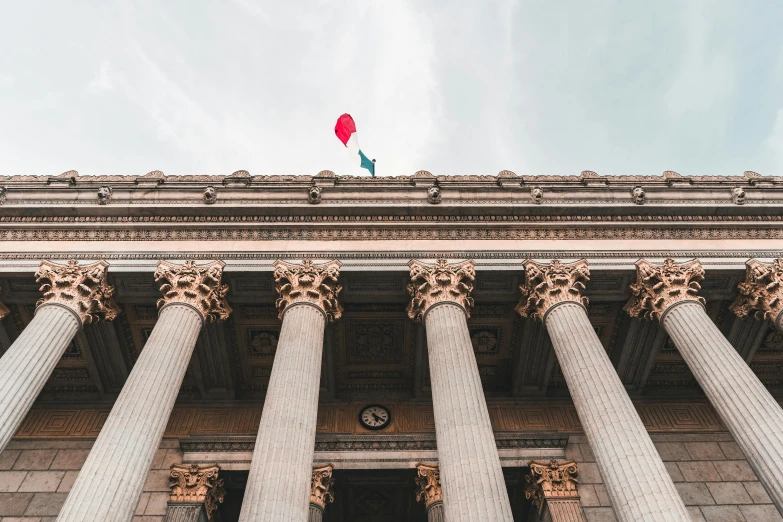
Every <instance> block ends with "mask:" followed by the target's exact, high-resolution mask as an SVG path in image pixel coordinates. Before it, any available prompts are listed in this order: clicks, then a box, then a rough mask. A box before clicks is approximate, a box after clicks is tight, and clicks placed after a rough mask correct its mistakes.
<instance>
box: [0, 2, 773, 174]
mask: <svg viewBox="0 0 783 522" xmlns="http://www.w3.org/2000/svg"><path fill="white" fill-rule="evenodd" d="M90 4H91V5H90ZM461 4H463V5H464V7H458V6H459V5H461ZM782 26H783V2H781V1H780V0H769V1H760V0H759V1H755V0H745V1H735V2H732V1H722V0H705V1H696V0H675V1H661V0H656V1H655V2H642V1H628V0H618V1H610V0H607V1H584V0H581V1H573V2H565V1H558V2H552V1H544V0H541V1H522V0H519V1H513V0H508V1H497V2H491V1H485V2H477V1H474V2H455V1H453V0H451V1H448V0H444V1H434V0H410V1H396V0H383V1H359V2H347V1H344V2H338V1H322V2H299V1H287V2H286V1H279V0H275V1H272V0H268V1H264V2H261V1H256V0H225V1H220V2H218V1H197V0H181V1H171V0H168V1H165V2H160V1H145V0H141V1H136V2H124V1H112V0H104V1H100V2H99V1H92V2H63V1H60V0H49V1H43V0H40V1H39V0H30V1H27V2H4V5H3V10H2V21H0V28H1V29H2V30H0V174H43V175H57V174H59V173H61V172H64V171H67V170H70V169H74V170H78V171H79V172H80V173H81V174H138V175H141V174H144V173H146V172H149V171H151V170H162V171H164V172H165V173H167V174H228V173H231V172H233V171H236V170H240V169H244V170H248V171H249V172H250V173H251V174H315V173H316V172H318V171H320V170H323V169H330V170H334V171H335V172H337V173H338V174H361V173H362V172H364V171H362V170H360V169H359V168H358V166H356V165H355V163H354V162H353V161H352V158H350V157H349V156H348V153H347V152H346V149H345V148H344V147H343V145H342V144H341V143H340V142H339V141H338V139H337V138H336V137H335V135H334V130H333V129H334V124H335V121H336V119H337V117H338V116H339V115H340V114H342V113H343V112H348V113H350V114H352V115H353V117H354V119H355V120H356V123H357V127H358V130H359V142H360V144H361V146H362V149H363V150H364V151H365V152H366V154H367V155H368V156H369V157H370V158H377V160H378V163H377V165H378V167H377V168H378V174H379V175H410V174H412V173H413V172H415V171H416V170H420V169H426V170H429V171H431V172H433V173H435V174H495V173H497V172H498V171H500V170H503V169H509V170H513V171H514V172H516V173H518V174H578V173H579V172H580V171H582V170H594V171H596V172H598V173H599V174H659V173H661V172H662V171H664V170H674V171H677V172H680V173H681V174H683V175H701V174H733V175H741V174H742V172H743V171H745V170H754V171H757V172H760V173H762V174H767V175H783V30H781V27H782Z"/></svg>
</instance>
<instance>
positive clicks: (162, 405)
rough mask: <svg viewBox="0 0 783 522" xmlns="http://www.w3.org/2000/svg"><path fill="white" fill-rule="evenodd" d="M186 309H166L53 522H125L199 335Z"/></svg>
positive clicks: (196, 317) (198, 320)
mask: <svg viewBox="0 0 783 522" xmlns="http://www.w3.org/2000/svg"><path fill="white" fill-rule="evenodd" d="M201 324H202V315H201V314H200V313H199V312H197V311H196V309H194V308H193V307H192V306H189V305H184V304H180V303H176V302H174V303H171V304H168V305H166V306H164V307H163V308H162V309H161V312H160V317H159V318H158V322H157V323H156V324H155V328H154V329H153V330H152V334H151V335H150V338H149V340H148V341H147V343H146V344H145V345H144V349H143V350H142V352H141V355H140V356H139V359H138V360H137V361H136V365H135V366H134V367H133V371H132V372H131V373H130V376H128V380H127V382H126V383H125V386H123V388H122V392H121V393H120V395H119V397H118V398H117V401H116V402H115V403H114V407H113V408H112V410H111V413H110V414H109V417H108V418H107V419H106V423H105V424H104V426H103V429H101V432H100V435H98V439H97V440H96V441H95V445H94V446H93V448H92V451H90V455H89V456H88V457H87V461H86V462H85V463H84V466H83V467H82V470H81V471H80V472H79V476H78V478H77V479H76V483H75V484H74V485H73V488H72V489H71V492H70V494H69V495H68V498H67V499H66V501H65V505H64V506H63V508H62V510H61V511H60V516H59V517H58V518H57V521H58V522H85V521H88V520H89V521H92V520H96V521H97V520H100V521H101V522H129V521H130V520H131V518H133V511H134V510H135V509H136V503H137V502H138V500H139V496H140V495H141V491H142V487H143V486H144V482H145V480H146V479H147V474H148V472H149V469H150V465H151V464H152V458H153V456H154V454H155V451H156V450H157V449H158V446H159V445H160V441H161V439H162V438H163V432H164V431H165V429H166V424H167V423H168V420H169V416H170V415H171V410H172V409H173V408H174V401H175V400H176V398H177V394H178V392H179V389H180V386H181V385H182V379H183V378H184V377H185V371H186V370H187V367H188V364H189V363H190V357H191V355H192V353H193V348H194V347H195V346H196V340H197V339H198V334H199V331H200V330H201Z"/></svg>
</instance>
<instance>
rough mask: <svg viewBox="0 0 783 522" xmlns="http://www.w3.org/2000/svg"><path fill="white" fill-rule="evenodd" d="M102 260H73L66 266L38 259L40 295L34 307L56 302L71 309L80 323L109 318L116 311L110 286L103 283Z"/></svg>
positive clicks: (36, 278)
mask: <svg viewBox="0 0 783 522" xmlns="http://www.w3.org/2000/svg"><path fill="white" fill-rule="evenodd" d="M108 266H109V264H108V263H107V262H106V261H98V262H97V263H93V264H91V265H84V266H79V262H78V261H76V260H75V259H71V260H69V261H68V264H66V265H57V264H55V263H52V262H50V261H42V262H41V266H40V267H38V271H37V272H36V273H35V281H36V283H40V284H41V293H42V294H43V296H42V297H41V299H39V300H38V302H37V303H36V306H42V305H45V304H59V305H62V306H65V307H67V308H68V309H70V310H72V311H73V312H74V313H76V315H78V316H79V318H80V319H81V321H82V324H89V323H94V322H97V321H101V320H105V321H111V320H113V319H114V318H115V317H117V315H119V313H120V309H119V307H118V306H117V304H116V303H115V302H114V299H112V296H113V295H114V287H113V286H111V285H109V284H108V283H107V282H106V267H108Z"/></svg>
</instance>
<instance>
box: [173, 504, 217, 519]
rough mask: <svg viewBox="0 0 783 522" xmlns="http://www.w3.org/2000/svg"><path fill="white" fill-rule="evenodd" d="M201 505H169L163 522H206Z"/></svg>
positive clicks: (205, 515) (202, 505)
mask: <svg viewBox="0 0 783 522" xmlns="http://www.w3.org/2000/svg"><path fill="white" fill-rule="evenodd" d="M207 520H208V519H207V514H206V512H205V511H204V504H203V503H200V502H198V503H192V504H186V503H184V502H183V503H176V504H175V503H171V502H170V503H169V505H168V509H167V510H166V518H165V519H163V522H207Z"/></svg>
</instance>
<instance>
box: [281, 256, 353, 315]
mask: <svg viewBox="0 0 783 522" xmlns="http://www.w3.org/2000/svg"><path fill="white" fill-rule="evenodd" d="M339 277H340V262H339V261H337V260H334V261H330V262H328V263H324V264H322V265H314V264H313V261H312V260H311V259H304V260H303V261H302V264H301V265H294V264H292V263H286V262H285V261H281V260H279V259H278V260H277V261H276V262H275V273H274V278H275V289H276V290H277V293H278V295H279V296H280V297H279V298H278V299H277V301H276V302H275V306H276V307H277V311H278V317H279V318H280V319H282V318H283V313H284V312H285V310H286V308H288V307H289V306H291V305H294V304H296V303H310V304H312V305H315V306H317V307H318V308H320V309H321V310H322V311H323V312H324V314H326V318H327V321H329V322H332V321H336V320H337V319H339V318H340V317H341V316H342V314H343V307H342V306H341V305H340V302H339V301H338V297H339V295H340V291H342V289H343V287H342V285H339V284H337V280H338V278H339Z"/></svg>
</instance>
